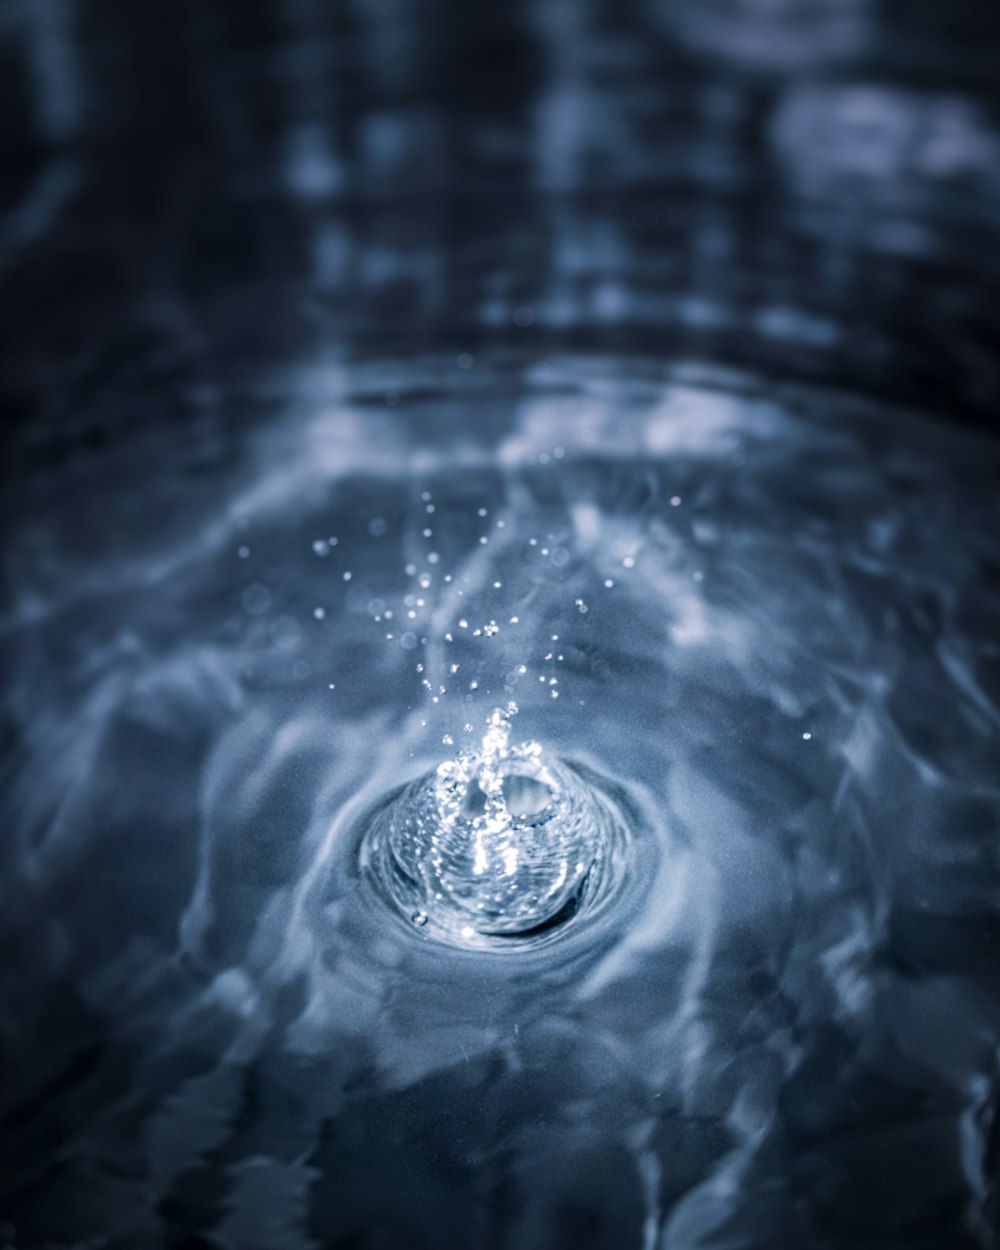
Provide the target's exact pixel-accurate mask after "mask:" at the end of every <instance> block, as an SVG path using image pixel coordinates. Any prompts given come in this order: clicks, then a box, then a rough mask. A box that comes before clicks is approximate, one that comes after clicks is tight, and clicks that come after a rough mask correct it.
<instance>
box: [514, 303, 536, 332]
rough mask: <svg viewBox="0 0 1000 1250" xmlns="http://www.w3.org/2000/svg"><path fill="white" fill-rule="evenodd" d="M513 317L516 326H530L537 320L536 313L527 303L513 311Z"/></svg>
mask: <svg viewBox="0 0 1000 1250" xmlns="http://www.w3.org/2000/svg"><path fill="white" fill-rule="evenodd" d="M511 319H512V320H513V322H514V324H515V325H516V326H522V327H523V326H530V325H531V324H532V322H533V321H534V320H535V314H534V311H533V310H532V309H530V308H529V307H528V306H527V304H522V305H520V307H518V308H515V309H514V311H513V312H512V313H511Z"/></svg>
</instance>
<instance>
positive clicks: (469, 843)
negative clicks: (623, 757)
mask: <svg viewBox="0 0 1000 1250" xmlns="http://www.w3.org/2000/svg"><path fill="white" fill-rule="evenodd" d="M515 711H516V707H515V706H514V705H513V704H509V705H508V707H507V709H506V710H505V711H499V710H498V711H495V712H494V713H493V714H492V715H491V717H490V718H489V722H488V727H487V732H486V734H485V736H484V738H483V743H482V746H481V747H479V748H477V749H475V750H467V751H463V752H462V753H461V754H460V755H459V756H458V757H457V758H455V759H449V760H445V761H443V762H442V763H441V764H439V765H438V767H437V768H436V769H432V770H431V771H429V772H427V773H425V774H424V775H423V776H421V777H418V778H417V779H416V780H414V781H412V782H410V783H409V784H407V785H404V786H402V787H401V788H400V789H398V790H396V791H394V792H393V793H392V794H390V795H389V796H388V797H387V798H386V799H384V800H383V801H382V802H381V803H380V804H379V805H377V806H376V807H375V808H374V809H371V810H370V811H369V812H368V814H367V816H366V817H365V818H364V821H363V829H362V834H361V839H360V841H359V843H358V852H357V854H358V867H359V872H360V875H361V878H362V880H363V881H364V882H365V883H366V884H367V885H368V886H369V887H370V889H371V890H372V891H373V893H374V894H375V895H376V897H377V898H378V900H379V901H380V902H381V904H382V905H384V906H386V907H387V908H388V909H389V910H390V911H391V912H392V913H394V915H395V917H396V918H397V920H400V921H402V922H403V923H405V925H406V926H407V927H408V928H409V929H410V930H411V931H412V932H413V934H414V935H419V937H420V938H421V939H425V940H433V941H436V942H440V943H444V944H446V945H449V946H452V947H458V948H461V949H465V950H495V951H505V952H513V951H519V950H521V951H523V950H526V949H534V948H535V947H537V946H538V945H540V944H542V943H547V942H551V941H553V940H555V939H556V938H559V937H561V936H563V934H564V933H568V932H569V931H571V930H573V931H579V930H580V929H581V928H582V927H584V926H586V925H589V924H592V923H593V921H594V920H595V919H596V917H597V916H598V914H600V913H604V912H605V911H606V910H607V908H608V906H609V904H610V902H611V901H612V899H614V898H615V897H617V896H618V895H619V894H620V893H621V892H622V891H623V888H624V885H625V882H626V879H627V877H628V875H629V869H630V865H631V862H632V853H631V852H632V843H633V833H634V828H633V825H634V821H633V819H632V813H631V812H630V810H629V805H628V804H627V803H626V802H624V801H623V796H622V795H621V794H620V793H619V788H618V787H617V786H616V785H615V784H614V783H612V782H610V781H608V780H607V779H605V778H603V777H601V776H599V775H598V774H597V773H595V772H594V771H593V770H592V769H589V768H587V767H585V766H583V765H581V764H578V763H575V762H572V761H569V760H566V759H563V758H562V757H560V756H557V755H554V754H550V753H548V752H547V751H545V750H544V749H543V748H542V747H541V746H540V745H539V744H538V743H537V742H523V743H519V744H517V745H514V746H511V745H510V742H509V737H510V717H511V715H512V714H513V712H515Z"/></svg>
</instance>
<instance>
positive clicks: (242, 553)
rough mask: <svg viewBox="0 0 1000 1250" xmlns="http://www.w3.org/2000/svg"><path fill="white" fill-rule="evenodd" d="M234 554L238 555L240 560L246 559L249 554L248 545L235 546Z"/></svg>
mask: <svg viewBox="0 0 1000 1250" xmlns="http://www.w3.org/2000/svg"><path fill="white" fill-rule="evenodd" d="M236 554H237V555H238V556H239V558H240V559H241V560H246V559H247V558H248V557H249V555H250V548H249V547H237V548H236Z"/></svg>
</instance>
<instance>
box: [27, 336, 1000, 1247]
mask: <svg viewBox="0 0 1000 1250" xmlns="http://www.w3.org/2000/svg"><path fill="white" fill-rule="evenodd" d="M390 369H392V370H393V374H392V376H393V378H394V382H395V385H396V387H397V389H398V393H399V397H400V402H399V406H398V410H396V411H384V410H383V411H382V412H378V411H377V410H376V409H373V406H372V398H373V392H374V394H377V395H378V396H381V393H382V389H383V387H384V380H385V377H386V374H387V372H388V371H389V370H390ZM303 376H305V377H307V378H308V385H307V386H306V387H304V389H303V398H302V399H301V400H300V401H298V402H296V403H295V404H293V405H292V406H291V407H290V408H289V411H288V414H287V416H286V417H285V418H284V419H283V420H282V421H281V422H279V423H275V422H273V421H272V422H268V423H267V424H266V425H264V426H262V427H261V429H260V431H259V432H257V433H255V435H254V437H253V439H252V440H251V441H250V442H249V443H248V445H247V447H246V452H245V457H244V459H243V460H241V461H240V462H239V463H233V464H232V465H230V466H227V467H226V468H225V470H221V469H220V470H219V471H216V472H213V474H212V476H211V478H210V479H209V480H198V479H192V480H191V482H190V485H189V491H190V506H189V508H188V509H187V510H186V514H185V516H184V518H183V519H182V520H176V519H175V520H174V522H173V528H171V529H161V526H160V524H159V523H158V511H157V509H158V502H157V500H156V498H155V495H154V496H153V497H150V494H149V493H148V492H145V491H142V492H140V491H136V492H133V491H131V490H129V489H122V488H119V489H118V490H116V491H115V493H114V495H113V496H112V497H111V498H110V506H112V507H113V508H114V509H115V513H114V516H115V528H116V532H120V534H121V540H120V544H119V545H118V546H117V547H116V548H115V549H113V550H110V551H107V550H105V551H97V550H95V547H94V543H93V537H92V532H91V531H90V530H89V529H88V521H89V520H90V519H91V518H89V517H88V512H87V507H86V506H83V507H81V508H80V510H79V511H78V513H77V514H76V515H75V516H74V517H73V518H72V521H71V523H68V524H67V527H66V529H65V531H64V532H62V533H60V534H59V535H58V544H59V545H58V548H55V547H54V546H49V547H48V552H49V554H48V556H47V557H46V555H45V549H44V548H43V549H42V550H41V551H40V550H39V543H40V542H41V541H43V539H47V541H48V542H49V543H54V542H55V538H54V536H53V535H51V534H49V535H46V534H45V533H44V532H43V531H41V530H36V531H35V532H34V534H28V535H26V536H25V537H24V538H22V540H21V544H20V546H18V547H16V548H15V558H17V559H19V560H20V562H21V563H20V566H19V568H20V583H19V593H18V596H17V598H16V600H15V601H14V602H13V603H12V604H11V606H10V608H9V609H8V611H7V614H6V617H5V620H4V631H3V650H4V655H5V659H6V660H7V662H8V665H9V670H8V671H9V673H10V680H9V685H8V695H7V700H8V714H9V715H10V716H11V717H13V718H16V723H17V724H18V726H19V730H18V741H17V755H16V758H17V760H18V768H17V771H16V773H15V774H13V775H12V779H11V782H10V783H9V785H8V788H7V791H6V795H5V799H4V803H5V809H6V813H7V827H8V830H9V836H8V838H7V839H6V841H5V843H4V846H5V851H4V854H5V856H6V867H5V871H6V874H7V879H8V881H9V882H10V883H11V888H9V889H8V892H7V903H6V911H7V916H6V920H5V924H6V927H7V929H8V932H10V933H12V934H14V935H17V936H18V940H19V941H21V942H23V945H22V946H21V955H20V960H19V965H18V971H17V972H16V973H14V972H8V974H7V976H8V982H9V984H8V994H7V1000H8V1001H9V1002H10V1003H12V1004H13V1003H16V1004H17V1016H16V1023H17V1026H18V1027H17V1028H16V1029H14V1028H13V1027H11V1025H12V1023H13V1022H12V1021H10V1020H9V1021H8V1024H7V1026H6V1043H7V1045H8V1046H9V1047H11V1048H12V1050H13V1055H14V1059H15V1060H16V1062H17V1065H18V1070H19V1071H20V1072H21V1073H22V1075H23V1085H22V1087H21V1090H20V1091H19V1094H18V1095H17V1096H15V1098H14V1099H13V1100H12V1107H13V1110H12V1111H11V1112H10V1113H9V1114H11V1115H12V1116H13V1117H14V1119H13V1120H12V1123H14V1124H20V1125H21V1126H22V1127H21V1128H20V1129H19V1130H18V1141H19V1143H20V1145H19V1151H20V1153H19V1155H18V1159H19V1160H20V1162H18V1163H17V1164H16V1165H15V1167H14V1170H13V1171H12V1172H10V1173H8V1176H9V1178H10V1179H9V1181H8V1189H7V1202H8V1203H9V1204H10V1208H11V1209H12V1210H13V1211H15V1212H17V1213H18V1214H17V1216H16V1219H17V1221H18V1223H19V1225H21V1226H22V1227H24V1228H25V1229H26V1230H28V1231H27V1232H26V1234H25V1244H28V1245H31V1244H35V1243H34V1242H33V1241H32V1240H31V1237H32V1234H31V1231H30V1230H31V1229H32V1228H38V1229H42V1228H44V1229H46V1230H51V1229H52V1228H53V1224H54V1222H55V1221H54V1219H53V1208H52V1207H51V1206H50V1205H49V1204H42V1205H39V1203H38V1199H37V1198H36V1196H35V1195H36V1194H37V1193H38V1192H39V1191H38V1189H37V1188H36V1187H37V1186H38V1185H40V1184H44V1186H45V1188H46V1192H48V1187H49V1186H57V1189H58V1193H59V1195H60V1204H59V1212H60V1215H59V1219H61V1220H64V1221H65V1226H66V1227H65V1230H64V1231H63V1232H62V1233H61V1234H60V1235H61V1236H62V1237H63V1238H64V1240H66V1241H68V1242H69V1243H70V1244H77V1241H78V1239H79V1232H80V1229H81V1227H84V1226H86V1225H87V1224H88V1222H89V1223H90V1225H91V1226H92V1227H100V1228H102V1229H104V1230H105V1232H106V1230H107V1229H108V1228H110V1227H111V1224H110V1223H109V1221H110V1220H111V1219H112V1213H113V1218H114V1220H117V1221H120V1226H121V1228H122V1230H125V1229H126V1228H127V1229H129V1230H130V1231H129V1233H128V1236H130V1237H131V1236H133V1235H134V1233H133V1232H132V1231H131V1230H135V1229H137V1228H138V1229H140V1230H141V1229H145V1230H146V1231H145V1232H144V1233H142V1234H141V1236H144V1237H148V1240H149V1242H150V1244H153V1243H154V1242H155V1240H156V1237H158V1236H159V1235H160V1234H159V1232H158V1231H157V1230H158V1229H160V1228H161V1227H162V1223H161V1221H162V1219H163V1218H164V1214H166V1216H167V1217H168V1218H169V1220H170V1221H171V1222H172V1223H173V1224H175V1226H176V1227H180V1228H185V1227H187V1228H197V1227H202V1226H203V1225H204V1224H205V1223H206V1222H207V1223H210V1224H211V1225H212V1227H213V1228H215V1230H216V1234H215V1235H216V1236H217V1237H218V1239H219V1240H220V1241H221V1243H222V1244H225V1245H232V1246H240V1245H248V1244H258V1243H257V1242H255V1241H254V1240H253V1238H254V1237H255V1236H256V1234H252V1233H250V1232H247V1231H246V1229H247V1228H248V1227H249V1225H248V1223H247V1221H258V1220H259V1221H264V1222H265V1225H266V1226H268V1227H271V1228H272V1229H273V1231H272V1232H269V1233H268V1235H267V1244H269V1245H303V1246H304V1245H307V1244H314V1243H315V1241H318V1242H320V1243H322V1244H341V1242H342V1243H343V1244H345V1245H346V1244H352V1243H351V1242H350V1238H351V1237H354V1236H358V1235H361V1233H360V1232H359V1230H363V1229H368V1228H371V1227H375V1228H381V1229H382V1230H383V1233H382V1234H379V1235H382V1236H383V1237H384V1240H385V1244H390V1245H393V1244H398V1241H397V1240H394V1239H398V1238H401V1237H402V1236H403V1235H404V1232H405V1234H406V1235H411V1234H412V1236H413V1237H414V1238H416V1244H428V1245H435V1246H436V1245H455V1246H459V1245H463V1246H467V1245H469V1244H488V1242H489V1238H491V1237H494V1238H498V1239H499V1240H498V1244H502V1245H510V1246H514V1245H519V1246H520V1245H536V1246H542V1245H546V1244H552V1243H553V1241H558V1239H560V1238H563V1239H564V1238H565V1237H566V1236H567V1232H566V1230H567V1227H568V1226H569V1225H571V1224H572V1222H573V1219H574V1218H575V1217H574V1216H573V1215H572V1212H573V1211H579V1212H583V1213H587V1212H590V1213H591V1215H594V1213H603V1214H601V1218H602V1219H605V1218H606V1219H608V1220H611V1219H612V1214H609V1213H613V1225H611V1224H609V1225H608V1226H607V1227H608V1228H609V1229H610V1228H611V1227H612V1226H613V1229H614V1233H613V1236H614V1237H619V1236H620V1237H621V1238H623V1240H622V1241H621V1242H619V1243H618V1244H635V1245H643V1244H651V1245H652V1244H660V1243H659V1242H657V1241H656V1240H655V1238H656V1237H660V1238H661V1240H662V1244H663V1245H665V1246H671V1245H701V1244H705V1245H709V1244H720V1245H721V1244H731V1243H730V1242H727V1241H726V1240H725V1237H726V1236H727V1234H724V1233H723V1231H722V1230H723V1229H724V1228H725V1227H729V1226H730V1222H731V1221H738V1222H739V1223H740V1226H741V1227H744V1228H746V1229H747V1230H748V1234H747V1239H745V1240H744V1241H741V1242H736V1243H732V1244H747V1245H750V1244H764V1238H766V1237H774V1238H778V1239H779V1240H780V1239H782V1238H786V1239H787V1238H789V1237H791V1236H792V1234H793V1233H794V1235H795V1236H801V1237H802V1239H803V1244H806V1245H810V1244H825V1243H823V1242H822V1237H827V1238H840V1237H844V1238H846V1237H847V1236H848V1235H850V1236H854V1232H855V1230H862V1229H864V1230H867V1231H866V1232H864V1236H866V1237H867V1238H868V1239H869V1240H868V1242H867V1243H864V1244H899V1245H903V1244H907V1242H906V1238H907V1237H909V1235H910V1234H909V1233H907V1232H905V1229H906V1228H912V1229H916V1228H918V1227H924V1226H925V1225H926V1226H929V1227H931V1226H933V1225H934V1222H935V1221H936V1220H941V1219H944V1218H945V1213H947V1212H949V1211H951V1212H956V1213H960V1215H961V1219H962V1221H963V1223H964V1224H965V1225H966V1226H967V1227H968V1229H969V1230H970V1231H969V1237H970V1238H971V1239H972V1240H970V1242H969V1244H976V1241H975V1239H976V1238H977V1237H978V1238H979V1240H980V1243H982V1244H988V1237H989V1234H988V1232H987V1230H988V1228H989V1220H990V1219H991V1218H992V1217H991V1214H990V1212H991V1207H990V1205H989V1204H990V1202H991V1201H992V1199H991V1198H990V1194H991V1193H992V1192H993V1191H992V1189H991V1186H992V1184H993V1177H994V1175H995V1171H994V1162H995V1161H994V1159H993V1155H992V1153H991V1152H992V1151H993V1150H995V1145H991V1142H995V1136H994V1134H995V1120H994V1118H993V1116H994V1108H995V1091H996V1080H997V1046H996V1040H997V1026H998V1010H1000V999H998V994H997V989H998V986H997V979H996V978H997V961H996V959H995V955H996V952H997V945H996V943H997V932H998V930H997V897H998V885H1000V858H998V854H997V846H998V843H997V839H996V837H995V833H996V824H995V821H996V813H997V797H998V796H997V770H996V745H997V717H998V712H997V701H996V693H997V691H996V674H997V638H998V637H1000V620H998V617H1000V597H998V595H997V593H996V591H995V589H991V590H990V591H989V592H986V591H985V590H984V587H985V586H986V585H987V572H988V569H989V565H990V561H991V559H992V558H993V557H992V555H991V553H992V552H995V550H996V528H997V522H998V518H997V510H996V494H995V484H996V480H997V478H996V474H997V467H998V457H997V453H996V450H995V447H994V445H993V444H991V443H990V442H988V441H987V440H985V439H977V438H976V437H975V436H973V435H971V434H970V435H967V436H965V437H963V438H962V439H955V438H954V437H953V436H951V435H950V434H949V433H948V432H947V431H946V430H944V429H942V428H940V427H938V426H935V425H933V424H931V423H928V422H924V421H922V420H921V418H919V417H917V416H916V415H914V414H902V413H899V412H892V411H886V410H880V409H879V408H877V407H875V406H873V405H871V404H870V403H865V402H861V401H858V400H856V399H852V398H851V397H849V396H846V395H831V394H830V393H829V392H820V393H812V392H810V391H809V390H807V389H804V388H791V387H786V388H776V387H774V386H771V385H767V386H765V385H762V384H760V383H758V382H755V381H754V380H753V379H752V378H749V377H747V376H737V375H735V374H732V373H731V372H730V373H728V374H723V373H720V372H719V371H713V370H706V369H704V368H702V367H695V366H691V367H688V368H677V369H673V370H664V369H663V368H661V367H659V366H653V365H648V366H642V367H640V366H638V365H636V364H634V363H632V364H630V365H629V367H628V369H627V370H623V369H622V368H620V367H617V366H616V365H615V364H614V362H601V361H597V360H594V359H592V358H588V359H587V360H582V359H571V358H564V359H552V360H549V361H546V362H545V363H544V364H539V363H537V362H517V361H515V360H508V361H507V362H506V363H503V364H501V363H497V364H494V365H488V364H483V363H477V364H476V366H475V367H474V368H473V369H461V368H459V367H458V366H457V365H456V362H455V361H454V359H450V360H449V359H436V360H435V359H428V360H426V361H424V362H422V363H421V365H420V367H419V368H418V369H414V370H413V373H412V376H411V380H410V382H409V385H408V384H407V380H406V376H405V372H404V370H403V369H402V367H401V366H394V365H392V364H391V363H388V362H385V363H384V362H379V363H378V364H371V365H368V364H362V365H358V366H351V367H348V366H345V367H343V368H341V369H340V370H338V371H336V372H335V373H331V372H330V371H328V370H321V371H320V372H319V373H318V374H312V375H309V373H308V371H307V370H305V367H304V366H303ZM471 411H475V412H476V413H477V420H476V421H475V422H473V421H471V420H469V421H466V422H464V423H463V416H464V415H467V414H468V413H469V412H471ZM431 412H433V413H435V414H436V415H437V416H438V418H439V420H438V421H436V422H435V423H434V425H427V424H425V423H424V421H423V417H424V415H425V414H429V413H431ZM404 414H405V415H404ZM900 423H903V424H904V425H905V432H906V433H905V437H904V438H900V437H899V436H898V435H899V429H900ZM425 430H426V431H427V432H426V433H424V432H423V431H425ZM108 471H109V470H108V469H107V467H106V463H105V461H103V460H96V461H94V462H92V463H91V464H90V465H89V466H87V467H86V468H85V470H83V472H84V473H85V474H86V475H87V480H86V481H85V482H83V483H81V482H80V481H79V480H78V481H77V483H76V486H75V489H76V490H77V491H79V492H80V498H82V499H83V500H85V501H86V500H88V499H101V501H102V508H104V507H107V506H109V497H108V496H107V495H106V493H105V492H104V490H103V488H102V475H103V474H104V473H106V472H108ZM120 471H121V470H120V466H118V465H115V466H114V472H115V473H116V474H118V473H119V472H120ZM138 518H142V523H141V524H140V523H139V522H138ZM119 527H120V528H119ZM29 538H30V539H31V541H30V542H29ZM56 551H58V556H56V554H55V552H56ZM515 704H516V710H515ZM15 883H16V886H15ZM11 978H13V979H11ZM19 1046H20V1047H21V1048H20V1049H18V1047H19ZM18 1107H20V1110H18V1109H17V1108H18ZM17 1116H20V1117H21V1118H20V1119H19V1120H18V1119H17ZM53 1133H56V1134H58V1135H59V1136H60V1138H61V1139H62V1140H63V1141H64V1142H65V1143H66V1145H65V1147H64V1153H63V1155H62V1156H60V1158H58V1159H52V1158H50V1157H49V1155H48V1154H47V1152H46V1150H45V1146H44V1143H45V1141H46V1140H48V1136H49V1135H50V1134H53ZM53 1168H54V1169H56V1171H55V1172H53V1171H52V1169H53ZM206 1186H207V1189H206ZM206 1203H208V1205H207V1206H206V1205H205V1204H206ZM580 1218H581V1219H583V1215H581V1216H580ZM588 1218H589V1217H588ZM595 1218H596V1216H595ZM267 1221H272V1222H273V1223H272V1224H270V1225H267ZM906 1221H909V1223H908V1224H907V1223H906ZM818 1228H825V1229H826V1230H827V1231H826V1232H824V1233H823V1234H822V1235H820V1234H819V1233H818V1232H817V1231H816V1230H817V1229H818ZM654 1229H657V1230H660V1231H659V1232H657V1233H655V1234H654V1233H653V1232H652V1231H651V1230H654ZM900 1229H904V1231H903V1232H900V1231H899V1230H900ZM385 1230H388V1232H385ZM490 1230H493V1231H490ZM46 1235H49V1236H51V1235H52V1233H51V1232H50V1231H47V1234H46ZM106 1235H110V1236H111V1237H112V1241H111V1242H109V1243H108V1244H117V1243H115V1242H114V1235H113V1233H112V1234H107V1233H106ZM125 1235H126V1234H125V1233H124V1231H123V1232H122V1238H123V1239H124V1238H125ZM364 1235H365V1236H368V1235H369V1234H367V1233H366V1234H364ZM858 1235H859V1236H860V1235H861V1232H860V1231H859V1232H858ZM601 1236H605V1234H601ZM879 1237H881V1238H883V1239H884V1241H883V1242H882V1243H878V1242H877V1238H879ZM74 1238H76V1239H77V1240H76V1241H75V1240H74ZM753 1238H758V1240H756V1241H755V1240H753ZM893 1238H895V1241H893V1240H892V1239H893ZM386 1239H387V1240H386ZM421 1239H423V1240H422V1241H421ZM79 1244H83V1243H82V1242H80V1243H79ZM359 1244H366V1245H367V1244H372V1245H375V1244H382V1243H379V1242H377V1241H370V1242H368V1241H362V1242H361V1243H359ZM594 1244H602V1245H603V1244H608V1245H610V1244H612V1233H611V1232H610V1231H608V1232H607V1234H606V1237H605V1240H604V1241H599V1242H595V1243H594ZM913 1244H918V1243H917V1242H916V1241H914V1242H913ZM919 1244H924V1243H919ZM926 1244H938V1243H935V1242H934V1241H933V1238H932V1239H931V1240H930V1241H928V1242H927V1243H926ZM942 1244H943V1243H942Z"/></svg>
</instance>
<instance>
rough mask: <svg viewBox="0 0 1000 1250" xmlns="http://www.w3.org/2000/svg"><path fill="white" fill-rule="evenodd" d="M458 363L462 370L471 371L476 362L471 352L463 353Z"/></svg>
mask: <svg viewBox="0 0 1000 1250" xmlns="http://www.w3.org/2000/svg"><path fill="white" fill-rule="evenodd" d="M456 363H457V365H458V367H459V368H460V369H471V368H472V366H473V365H474V364H475V360H474V358H473V357H472V355H471V354H470V353H469V352H461V353H460V354H459V357H458V360H457V361H456Z"/></svg>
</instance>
